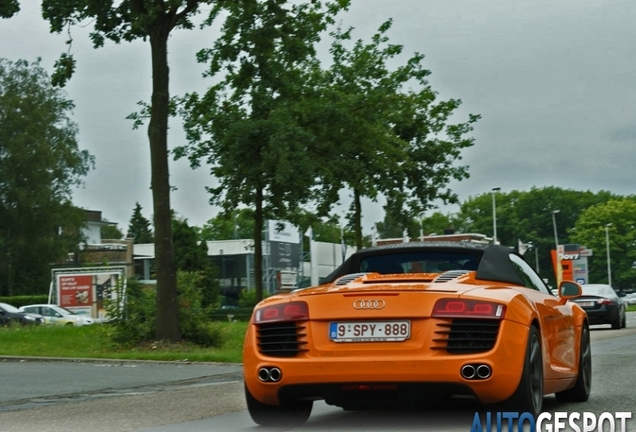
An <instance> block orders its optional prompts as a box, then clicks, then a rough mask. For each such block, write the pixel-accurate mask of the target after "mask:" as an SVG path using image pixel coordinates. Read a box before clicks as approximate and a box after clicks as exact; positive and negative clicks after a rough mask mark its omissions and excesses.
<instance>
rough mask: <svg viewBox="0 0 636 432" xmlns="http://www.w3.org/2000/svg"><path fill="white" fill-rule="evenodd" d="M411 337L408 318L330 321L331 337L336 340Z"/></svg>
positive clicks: (386, 339)
mask: <svg viewBox="0 0 636 432" xmlns="http://www.w3.org/2000/svg"><path fill="white" fill-rule="evenodd" d="M410 337H411V322H410V321H408V320H402V321H355V322H353V321H347V322H331V323H329V339H331V340H332V341H334V342H400V341H403V340H406V339H408V338H410Z"/></svg>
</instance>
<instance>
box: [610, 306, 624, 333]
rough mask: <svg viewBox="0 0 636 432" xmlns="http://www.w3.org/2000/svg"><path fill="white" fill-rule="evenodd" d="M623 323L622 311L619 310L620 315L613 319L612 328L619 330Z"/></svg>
mask: <svg viewBox="0 0 636 432" xmlns="http://www.w3.org/2000/svg"><path fill="white" fill-rule="evenodd" d="M621 324H622V323H621V311H620V310H619V311H618V315H617V317H616V320H615V321H612V328H613V329H614V330H617V329H619V328H621Z"/></svg>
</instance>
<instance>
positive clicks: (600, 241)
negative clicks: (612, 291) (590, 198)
mask: <svg viewBox="0 0 636 432" xmlns="http://www.w3.org/2000/svg"><path fill="white" fill-rule="evenodd" d="M570 240H571V241H572V242H573V243H578V244H581V245H585V246H586V247H587V248H588V249H592V251H593V253H594V255H593V256H592V257H589V258H588V262H589V281H590V283H609V279H610V275H611V283H612V286H614V288H616V289H625V288H630V289H633V288H634V287H635V286H636V200H635V199H634V197H630V198H623V199H613V200H610V201H608V202H606V203H603V204H597V205H594V206H591V207H589V208H587V209H585V210H584V211H583V212H582V213H581V215H580V217H579V218H578V220H577V221H576V224H575V225H574V229H573V230H571V234H570ZM608 254H609V259H610V264H609V266H608V264H607V259H608Z"/></svg>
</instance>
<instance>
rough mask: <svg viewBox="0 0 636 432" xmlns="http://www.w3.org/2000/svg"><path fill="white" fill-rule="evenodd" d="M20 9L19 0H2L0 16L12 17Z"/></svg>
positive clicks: (0, 1) (0, 2)
mask: <svg viewBox="0 0 636 432" xmlns="http://www.w3.org/2000/svg"><path fill="white" fill-rule="evenodd" d="M19 11H20V3H19V2H18V0H0V18H11V17H12V16H13V15H15V14H17V13H18V12H19Z"/></svg>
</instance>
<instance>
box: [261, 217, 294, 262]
mask: <svg viewBox="0 0 636 432" xmlns="http://www.w3.org/2000/svg"><path fill="white" fill-rule="evenodd" d="M268 228H269V229H268V235H269V259H270V267H271V268H275V269H297V268H298V267H299V266H300V231H299V230H298V228H297V227H295V226H294V225H292V224H290V223H289V222H283V221H275V220H270V221H268Z"/></svg>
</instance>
